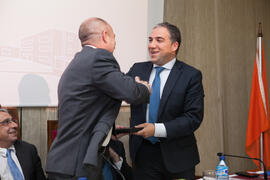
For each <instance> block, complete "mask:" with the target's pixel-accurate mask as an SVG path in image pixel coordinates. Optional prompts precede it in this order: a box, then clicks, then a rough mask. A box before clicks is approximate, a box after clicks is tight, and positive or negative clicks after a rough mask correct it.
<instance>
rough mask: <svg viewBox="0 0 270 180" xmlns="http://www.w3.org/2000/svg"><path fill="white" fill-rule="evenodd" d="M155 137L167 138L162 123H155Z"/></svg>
mask: <svg viewBox="0 0 270 180" xmlns="http://www.w3.org/2000/svg"><path fill="white" fill-rule="evenodd" d="M154 136H155V137H164V138H165V137H167V131H166V128H165V126H164V124H163V123H155V134H154Z"/></svg>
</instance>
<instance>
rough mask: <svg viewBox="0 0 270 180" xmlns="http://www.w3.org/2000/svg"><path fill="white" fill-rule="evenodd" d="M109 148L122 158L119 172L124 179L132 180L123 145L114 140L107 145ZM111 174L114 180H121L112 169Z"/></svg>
mask: <svg viewBox="0 0 270 180" xmlns="http://www.w3.org/2000/svg"><path fill="white" fill-rule="evenodd" d="M109 146H110V147H111V148H112V149H113V150H114V151H115V152H116V153H117V154H118V155H119V156H121V157H122V158H123V163H122V167H121V169H120V172H121V173H122V174H123V176H124V177H125V179H126V180H132V179H133V178H132V169H131V167H130V166H129V165H128V163H127V159H126V152H125V148H124V145H123V143H122V142H121V141H118V140H117V141H115V140H111V141H110V143H109ZM112 172H113V177H114V180H122V177H121V176H120V175H119V173H118V172H117V171H116V170H115V169H114V168H112Z"/></svg>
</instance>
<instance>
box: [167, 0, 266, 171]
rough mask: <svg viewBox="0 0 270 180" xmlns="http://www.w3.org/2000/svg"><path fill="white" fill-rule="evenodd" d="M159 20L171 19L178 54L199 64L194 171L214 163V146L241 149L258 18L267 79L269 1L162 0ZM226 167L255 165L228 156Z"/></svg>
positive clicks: (241, 152)
mask: <svg viewBox="0 0 270 180" xmlns="http://www.w3.org/2000/svg"><path fill="white" fill-rule="evenodd" d="M164 5H165V8H164V21H168V22H171V23H173V24H176V25H177V26H178V27H179V28H180V29H181V32H182V39H183V41H182V42H183V44H182V47H181V49H180V52H179V55H178V58H179V59H180V60H182V61H184V62H186V63H188V64H190V65H193V66H195V67H197V68H198V69H200V70H201V71H202V73H203V84H204V89H205V116H204V121H203V123H202V125H201V127H200V128H199V130H198V131H197V132H196V137H197V140H198V145H199V151H200V155H201V163H200V164H199V165H198V166H197V167H196V174H201V172H202V171H203V170H204V169H215V166H216V164H217V162H218V158H217V156H216V153H217V152H226V153H228V154H238V155H246V154H245V136H246V126H247V119H248V108H249V96H250V90H251V81H252V73H253V66H254V61H255V53H256V37H257V30H258V23H259V22H262V25H263V34H264V37H263V40H264V49H265V57H266V61H267V60H268V61H267V62H266V65H267V67H266V69H267V71H268V84H270V72H269V71H270V62H269V60H270V1H268V0H256V1H254V0H203V1H202V0H201V1H199V0H167V1H165V4H164ZM227 162H228V165H229V168H230V172H234V171H238V170H247V169H252V168H253V169H254V165H253V163H251V161H249V160H241V159H234V158H228V159H227Z"/></svg>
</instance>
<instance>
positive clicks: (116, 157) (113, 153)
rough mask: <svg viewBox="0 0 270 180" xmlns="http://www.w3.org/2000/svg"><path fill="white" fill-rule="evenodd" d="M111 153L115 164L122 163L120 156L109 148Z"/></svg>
mask: <svg viewBox="0 0 270 180" xmlns="http://www.w3.org/2000/svg"><path fill="white" fill-rule="evenodd" d="M109 153H110V157H111V158H112V160H113V162H114V163H117V162H119V161H120V156H119V155H118V154H117V153H116V152H115V151H114V150H113V149H112V148H111V147H109Z"/></svg>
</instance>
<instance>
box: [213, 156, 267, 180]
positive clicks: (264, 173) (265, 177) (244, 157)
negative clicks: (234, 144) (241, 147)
mask: <svg viewBox="0 0 270 180" xmlns="http://www.w3.org/2000/svg"><path fill="white" fill-rule="evenodd" d="M217 155H218V156H227V157H236V158H242V159H253V160H257V161H260V163H261V164H262V165H263V176H264V179H265V180H267V173H266V168H265V165H264V162H263V161H262V160H261V159H258V158H250V157H247V156H236V155H230V154H224V153H221V152H219V153H217Z"/></svg>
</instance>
